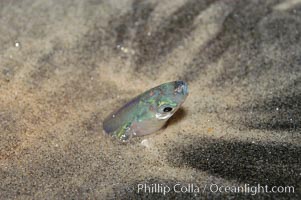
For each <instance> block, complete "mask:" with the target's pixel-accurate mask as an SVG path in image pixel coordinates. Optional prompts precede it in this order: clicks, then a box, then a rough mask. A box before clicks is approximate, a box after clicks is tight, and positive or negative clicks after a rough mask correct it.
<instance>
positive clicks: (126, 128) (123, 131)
mask: <svg viewBox="0 0 301 200" xmlns="http://www.w3.org/2000/svg"><path fill="white" fill-rule="evenodd" d="M131 124H132V123H131V122H128V123H125V124H124V125H122V126H121V127H120V128H119V129H118V130H116V131H115V133H114V135H115V137H117V138H118V139H119V140H121V141H124V142H125V141H127V140H129V139H130V138H132V136H133V131H132V129H131Z"/></svg>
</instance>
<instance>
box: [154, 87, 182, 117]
mask: <svg viewBox="0 0 301 200" xmlns="http://www.w3.org/2000/svg"><path fill="white" fill-rule="evenodd" d="M149 94H150V96H151V97H153V99H155V100H153V101H152V111H153V112H155V113H154V115H155V116H156V118H157V119H158V120H167V119H169V118H170V117H171V116H172V115H173V114H174V113H175V112H176V111H177V110H178V109H179V108H180V106H181V105H182V104H183V102H184V101H185V99H186V98H187V96H188V85H187V83H186V82H184V81H173V82H168V83H165V84H162V85H159V86H158V87H155V88H153V89H151V90H150V92H149Z"/></svg>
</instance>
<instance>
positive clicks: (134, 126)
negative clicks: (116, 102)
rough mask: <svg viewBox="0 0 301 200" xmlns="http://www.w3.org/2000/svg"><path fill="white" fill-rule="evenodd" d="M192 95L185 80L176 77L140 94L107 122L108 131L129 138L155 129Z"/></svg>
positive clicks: (162, 124) (111, 115)
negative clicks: (175, 79)
mask: <svg viewBox="0 0 301 200" xmlns="http://www.w3.org/2000/svg"><path fill="white" fill-rule="evenodd" d="M187 95H188V86H187V83H185V82H184V81H173V82H168V83H164V84H162V85H159V86H157V87H154V88H152V89H150V90H147V91H146V92H144V93H142V94H140V95H138V96H137V97H135V98H134V99H132V100H131V101H129V102H128V103H126V104H125V105H124V106H122V107H121V108H120V109H118V110H117V111H115V112H113V113H111V114H110V115H109V116H108V117H107V118H106V119H105V120H104V122H103V129H104V131H105V132H106V133H107V134H110V135H112V136H114V137H117V138H118V139H120V140H121V141H126V140H128V139H130V138H131V137H132V136H142V135H146V134H150V133H153V132H155V131H157V130H159V129H160V128H162V127H163V126H164V124H165V123H166V121H167V120H168V119H169V118H170V117H171V116H172V115H173V114H174V113H175V112H176V111H177V110H178V109H179V108H180V106H181V105H182V103H183V102H184V101H185V99H186V97H187Z"/></svg>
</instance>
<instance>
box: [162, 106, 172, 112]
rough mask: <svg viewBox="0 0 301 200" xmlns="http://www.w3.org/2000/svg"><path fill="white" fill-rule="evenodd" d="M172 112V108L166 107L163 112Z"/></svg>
mask: <svg viewBox="0 0 301 200" xmlns="http://www.w3.org/2000/svg"><path fill="white" fill-rule="evenodd" d="M170 111H172V107H165V108H164V109H163V112H170Z"/></svg>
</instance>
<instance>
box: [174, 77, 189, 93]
mask: <svg viewBox="0 0 301 200" xmlns="http://www.w3.org/2000/svg"><path fill="white" fill-rule="evenodd" d="M175 91H176V92H177V93H179V94H182V95H184V96H187V95H188V84H187V83H186V82H184V81H176V82H175Z"/></svg>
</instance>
